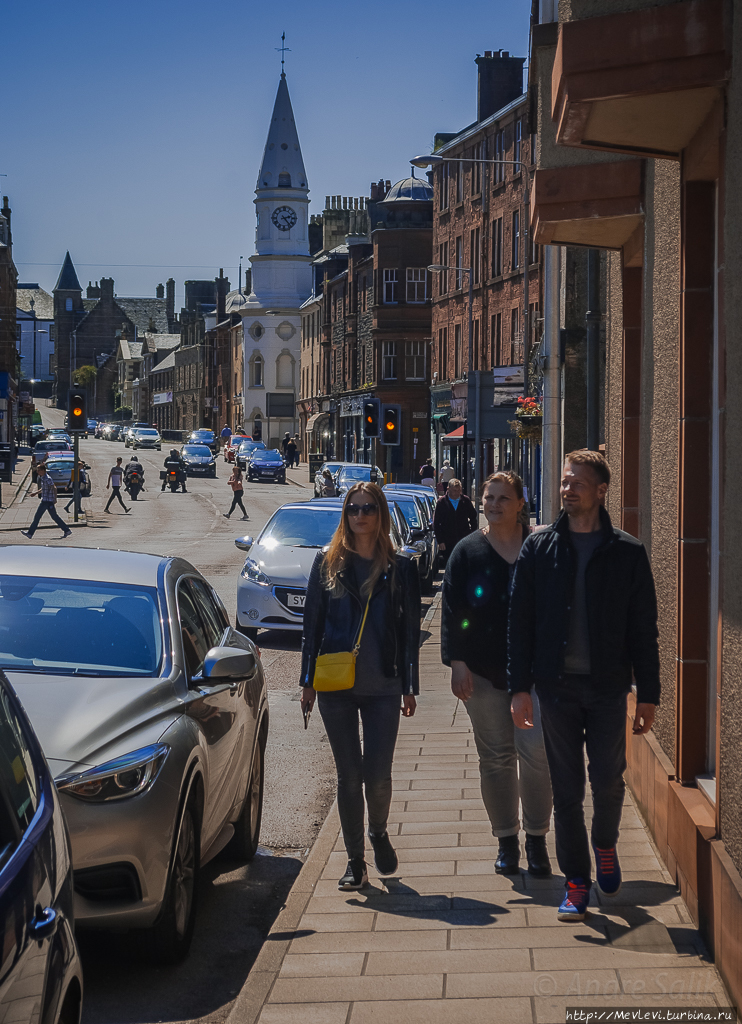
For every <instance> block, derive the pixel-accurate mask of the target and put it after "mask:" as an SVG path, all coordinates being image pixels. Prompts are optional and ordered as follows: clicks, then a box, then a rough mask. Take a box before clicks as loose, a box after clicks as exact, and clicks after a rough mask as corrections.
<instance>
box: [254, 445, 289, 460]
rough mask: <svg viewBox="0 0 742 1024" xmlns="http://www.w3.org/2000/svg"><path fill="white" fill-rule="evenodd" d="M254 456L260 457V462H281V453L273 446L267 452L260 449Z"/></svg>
mask: <svg viewBox="0 0 742 1024" xmlns="http://www.w3.org/2000/svg"><path fill="white" fill-rule="evenodd" d="M256 458H260V459H261V461H262V462H283V456H282V455H281V453H280V452H279V451H277V450H275V449H273V448H272V449H271V450H270V451H267V452H262V451H261V452H260V454H259V455H256Z"/></svg>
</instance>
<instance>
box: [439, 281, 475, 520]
mask: <svg viewBox="0 0 742 1024" xmlns="http://www.w3.org/2000/svg"><path fill="white" fill-rule="evenodd" d="M428 270H429V271H430V272H431V273H432V274H442V273H444V272H445V271H447V270H454V271H456V273H457V274H468V275H469V372H468V375H467V376H468V378H469V380H471V378H472V377H473V378H474V509H475V511H476V514H477V522H479V445H480V436H479V434H480V431H479V422H480V417H479V369H478V368H477V369H476V370H475V369H474V314H473V309H472V306H473V300H474V271H473V269H472V268H471V267H447V266H445V265H444V264H442V263H433V264H431V265H430V266H429V267H428ZM457 283H458V282H457ZM480 333H481V332H480ZM467 418H468V410H467Z"/></svg>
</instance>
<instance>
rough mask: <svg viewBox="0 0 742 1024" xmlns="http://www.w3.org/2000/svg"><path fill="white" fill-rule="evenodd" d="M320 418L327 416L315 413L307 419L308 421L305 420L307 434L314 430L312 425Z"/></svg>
mask: <svg viewBox="0 0 742 1024" xmlns="http://www.w3.org/2000/svg"><path fill="white" fill-rule="evenodd" d="M322 416H327V413H326V412H316V413H315V414H314V415H313V416H310V417H309V419H308V420H307V433H310V432H311V431H312V430H314V425H315V424H316V422H317V420H318V419H320V418H321V417H322Z"/></svg>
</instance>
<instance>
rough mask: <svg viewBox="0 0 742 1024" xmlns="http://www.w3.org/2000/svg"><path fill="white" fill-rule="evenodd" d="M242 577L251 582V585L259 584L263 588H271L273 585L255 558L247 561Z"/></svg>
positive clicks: (241, 573)
mask: <svg viewBox="0 0 742 1024" xmlns="http://www.w3.org/2000/svg"><path fill="white" fill-rule="evenodd" d="M240 576H242V578H243V579H246V580H250V582H251V583H257V584H259V585H260V586H261V587H269V586H270V585H271V580H270V577H268V576H266V575H265V573H264V572H263V570H262V569H261V568H260V566H259V565H258V563H257V562H256V561H255V559H253V558H248V559H247V561H246V562H245V564H244V565H243V566H242V571H241V572H240Z"/></svg>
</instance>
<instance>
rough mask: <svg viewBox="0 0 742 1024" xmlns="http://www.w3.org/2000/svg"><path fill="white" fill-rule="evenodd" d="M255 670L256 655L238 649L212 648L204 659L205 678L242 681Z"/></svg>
mask: <svg viewBox="0 0 742 1024" xmlns="http://www.w3.org/2000/svg"><path fill="white" fill-rule="evenodd" d="M254 668H255V655H254V654H253V653H252V652H251V651H245V650H240V649H239V648H237V647H212V648H211V650H210V651H209V652H208V654H207V655H206V657H205V659H204V668H203V673H202V675H203V678H204V679H209V680H211V681H213V680H216V679H242V678H244V677H245V676H248V675H250V673H251V672H252V671H253V669H254Z"/></svg>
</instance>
